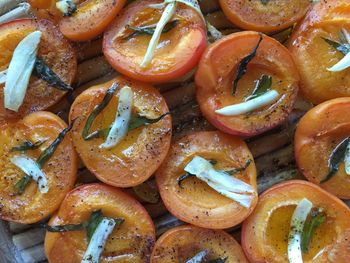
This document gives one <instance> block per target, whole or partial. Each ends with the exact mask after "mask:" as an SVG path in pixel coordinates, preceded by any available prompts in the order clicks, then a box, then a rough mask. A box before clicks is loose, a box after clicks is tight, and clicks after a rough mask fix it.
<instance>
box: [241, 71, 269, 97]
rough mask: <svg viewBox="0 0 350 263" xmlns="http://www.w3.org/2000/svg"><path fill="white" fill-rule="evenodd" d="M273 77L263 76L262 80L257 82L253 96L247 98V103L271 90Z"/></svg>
mask: <svg viewBox="0 0 350 263" xmlns="http://www.w3.org/2000/svg"><path fill="white" fill-rule="evenodd" d="M271 86H272V77H271V76H269V75H262V76H261V78H260V79H259V80H258V81H257V82H256V85H255V88H254V90H253V93H252V95H250V96H249V97H247V98H246V100H245V101H248V100H252V99H255V98H256V97H259V96H261V95H263V94H265V93H266V92H267V91H269V90H270V89H271Z"/></svg>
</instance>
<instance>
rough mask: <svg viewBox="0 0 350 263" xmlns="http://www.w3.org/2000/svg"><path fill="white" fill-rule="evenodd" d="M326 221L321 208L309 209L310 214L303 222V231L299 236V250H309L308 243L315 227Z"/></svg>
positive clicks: (305, 251)
mask: <svg viewBox="0 0 350 263" xmlns="http://www.w3.org/2000/svg"><path fill="white" fill-rule="evenodd" d="M325 221H326V215H325V214H324V213H323V211H322V209H320V208H314V209H313V210H311V213H310V216H309V218H308V219H307V221H306V222H305V226H304V229H303V233H302V236H301V250H302V251H303V252H304V253H307V252H308V251H309V247H310V243H311V241H312V238H313V236H314V234H315V231H316V229H317V228H318V227H319V226H320V225H321V224H323V223H324V222H325Z"/></svg>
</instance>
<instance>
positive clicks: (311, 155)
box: [295, 98, 350, 199]
mask: <svg viewBox="0 0 350 263" xmlns="http://www.w3.org/2000/svg"><path fill="white" fill-rule="evenodd" d="M349 110H350V98H338V99H334V100H329V101H326V102H324V103H321V104H319V105H318V106H316V107H315V108H313V109H311V110H310V111H309V112H307V113H306V114H305V115H304V117H303V118H302V119H301V120H300V122H299V125H298V126H297V130H296V133H295V159H296V161H297V164H298V167H299V169H300V171H301V172H302V173H303V175H304V176H305V177H306V178H307V179H308V180H309V181H311V182H313V183H315V184H320V186H321V187H322V188H324V189H325V190H327V191H329V192H331V193H333V194H334V195H336V196H338V197H340V198H344V199H350V175H348V174H347V173H346V171H345V165H344V153H343V154H342V155H343V156H342V157H341V156H340V155H341V154H340V153H335V150H336V148H338V147H337V146H338V145H339V144H340V143H341V142H342V141H344V140H345V139H346V138H349V136H350V115H349V114H348V112H349ZM344 149H346V145H344ZM343 152H344V151H343ZM334 154H337V155H339V158H337V159H339V160H333V161H332V158H331V156H334V157H335V155H334ZM330 164H331V165H332V166H335V165H337V166H338V171H335V170H334V171H333V174H332V175H331V174H330V172H331V170H332V169H330V168H331V167H329V166H330ZM328 175H330V176H331V177H329V180H327V176H328ZM324 180H327V181H325V182H322V181H324Z"/></svg>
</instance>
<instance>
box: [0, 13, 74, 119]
mask: <svg viewBox="0 0 350 263" xmlns="http://www.w3.org/2000/svg"><path fill="white" fill-rule="evenodd" d="M34 31H40V32H41V33H42V36H41V39H40V43H39V47H38V52H37V57H38V58H40V59H41V61H43V62H44V63H45V64H46V65H47V66H48V67H49V68H50V69H51V70H52V71H53V72H54V73H55V74H56V75H57V76H58V77H59V78H60V80H61V81H63V82H64V83H65V84H66V85H70V84H72V82H73V80H74V78H75V73H76V70H77V59H76V56H75V51H74V49H73V48H72V47H71V45H70V44H69V42H68V41H67V40H66V39H65V38H64V37H63V35H62V33H61V32H60V31H59V29H58V28H57V27H56V26H55V25H54V24H53V23H52V22H50V21H48V20H32V19H21V20H15V21H12V22H8V23H4V24H1V25H0V53H1V54H2V55H1V58H0V71H1V72H2V71H5V70H7V69H8V67H9V64H10V62H11V59H12V56H13V53H14V50H15V49H16V47H17V46H18V44H19V43H20V42H21V41H22V40H23V39H24V38H25V37H26V36H27V35H28V34H30V33H32V32H34ZM65 93H66V92H65V91H63V90H60V89H58V88H55V87H53V86H52V85H50V84H49V83H48V82H47V81H45V80H44V79H42V78H38V77H37V76H36V75H34V74H32V75H31V77H30V82H29V84H28V88H27V91H26V95H25V98H24V101H23V104H22V105H21V107H20V108H19V110H18V112H15V111H12V110H8V109H5V107H4V84H0V122H3V121H9V120H14V121H16V120H18V119H20V118H22V117H24V116H25V115H26V114H29V113H31V112H34V111H39V110H45V109H47V108H49V107H51V106H53V105H54V104H55V103H57V102H58V101H59V100H60V99H62V97H63V96H64V95H65Z"/></svg>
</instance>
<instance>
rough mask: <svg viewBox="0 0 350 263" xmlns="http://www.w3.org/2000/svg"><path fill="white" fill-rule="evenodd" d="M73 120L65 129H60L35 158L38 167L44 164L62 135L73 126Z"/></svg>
mask: <svg viewBox="0 0 350 263" xmlns="http://www.w3.org/2000/svg"><path fill="white" fill-rule="evenodd" d="M74 122H75V120H73V121H72V122H71V124H69V126H68V127H67V128H65V129H63V131H61V132H60V133H59V134H58V136H57V138H56V139H55V140H54V141H53V142H52V143H51V144H50V146H49V147H47V148H46V149H45V150H44V151H43V152H42V153H41V154H40V156H39V157H38V159H37V160H36V162H37V163H38V165H39V166H40V167H43V166H44V164H45V163H46V162H47V161H48V160H49V159H50V158H51V156H52V155H53V154H54V153H55V151H56V149H57V147H58V145H59V144H60V143H61V142H62V141H63V139H64V137H65V136H66V134H67V133H68V132H69V131H70V130H71V129H72V128H73V125H74Z"/></svg>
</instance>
